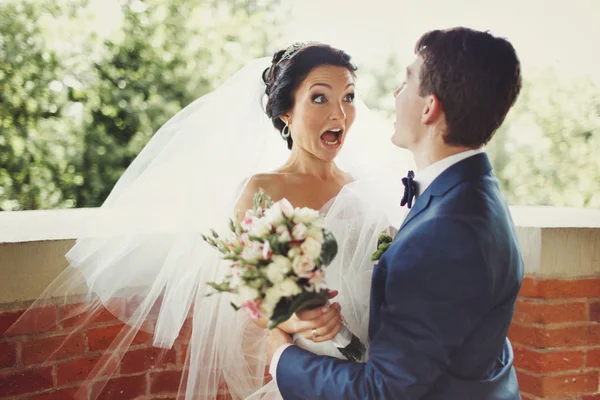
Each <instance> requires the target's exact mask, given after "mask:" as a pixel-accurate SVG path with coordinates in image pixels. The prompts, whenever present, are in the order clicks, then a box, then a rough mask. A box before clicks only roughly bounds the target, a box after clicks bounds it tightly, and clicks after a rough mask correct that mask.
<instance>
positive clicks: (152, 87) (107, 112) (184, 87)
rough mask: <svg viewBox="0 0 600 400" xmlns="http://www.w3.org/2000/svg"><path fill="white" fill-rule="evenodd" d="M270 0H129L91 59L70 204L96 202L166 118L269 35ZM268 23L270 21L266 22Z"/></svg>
mask: <svg viewBox="0 0 600 400" xmlns="http://www.w3.org/2000/svg"><path fill="white" fill-rule="evenodd" d="M275 12H276V9H275V3H273V2H260V3H259V2H256V1H212V2H211V1H198V0H196V1H191V0H171V1H168V2H167V1H164V0H149V1H147V2H145V3H143V4H141V3H140V2H139V1H133V2H131V3H129V4H128V5H126V6H124V7H123V24H122V28H121V31H120V35H119V36H118V37H116V38H114V39H113V40H111V41H107V42H106V50H107V53H108V56H107V57H106V58H105V59H103V60H102V61H101V62H98V63H96V64H95V65H94V69H95V71H96V73H97V75H98V77H97V80H96V85H95V86H94V87H91V88H89V89H88V90H87V95H86V96H87V103H88V106H89V109H90V119H89V120H88V124H87V127H86V129H85V139H84V143H85V146H84V148H85V150H84V154H83V157H82V162H81V165H80V170H81V171H82V172H81V173H82V175H83V176H84V181H83V184H82V186H81V189H80V190H79V191H78V193H77V205H78V206H80V207H81V206H86V207H89V206H98V205H100V204H101V203H102V202H103V200H104V199H105V198H106V196H107V195H108V193H109V192H110V190H111V188H112V187H113V186H114V183H115V182H116V180H117V179H118V177H119V176H120V175H121V174H122V172H123V171H124V170H125V168H126V167H127V166H128V165H129V164H130V162H131V161H132V160H133V158H134V157H135V156H136V155H137V154H138V153H139V151H140V150H141V149H142V147H143V146H144V145H145V144H146V143H147V141H148V140H149V139H150V138H151V136H152V134H153V133H154V132H155V131H156V130H157V129H158V128H159V127H160V126H161V125H162V124H163V123H164V122H166V121H167V119H168V118H169V117H171V116H173V115H174V114H175V113H176V112H177V111H179V110H180V109H181V108H182V107H184V106H185V105H187V104H189V103H190V102H191V101H192V100H194V99H195V98H197V97H199V96H201V95H202V94H205V93H207V92H209V91H211V90H213V89H214V88H215V87H216V86H218V84H219V83H221V82H222V81H223V80H224V79H225V78H227V77H228V76H230V75H231V74H233V73H234V72H235V71H236V70H237V69H239V68H240V67H241V66H242V65H243V64H244V63H246V62H247V61H248V60H249V59H252V58H255V57H259V56H264V55H266V54H267V52H268V47H269V43H270V42H271V40H272V39H273V38H274V37H275V34H276V26H275V24H273V23H271V24H265V22H266V21H268V20H269V19H272V15H273V14H274V13H275ZM272 22H273V21H272Z"/></svg>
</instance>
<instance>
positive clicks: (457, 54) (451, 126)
mask: <svg viewBox="0 0 600 400" xmlns="http://www.w3.org/2000/svg"><path fill="white" fill-rule="evenodd" d="M415 53H416V54H417V55H419V56H421V57H422V58H423V66H422V67H421V76H420V78H421V87H420V95H421V96H427V95H430V94H433V95H435V96H436V97H437V98H438V99H439V100H440V101H441V103H442V107H443V109H444V113H445V115H446V122H447V125H448V132H447V133H446V135H445V136H444V139H445V141H446V143H448V144H452V145H460V146H468V147H479V146H482V145H484V144H486V143H487V142H488V141H489V140H490V139H491V138H492V136H493V135H494V132H495V131H496V130H497V129H498V128H499V127H500V125H501V124H502V122H503V121H504V118H505V117H506V114H507V113H508V110H509V109H510V108H511V107H512V106H513V104H514V103H515V101H516V99H517V96H518V95H519V92H520V90H521V65H520V62H519V59H518V57H517V54H516V52H515V49H514V48H513V46H512V45H511V44H510V43H509V42H508V41H507V40H506V39H503V38H497V37H494V36H492V35H491V34H490V33H488V32H481V31H475V30H472V29H468V28H462V27H461V28H453V29H448V30H434V31H430V32H427V33H425V34H424V35H423V36H421V38H420V39H419V40H418V41H417V43H416V45H415Z"/></svg>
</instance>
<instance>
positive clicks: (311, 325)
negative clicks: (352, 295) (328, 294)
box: [297, 303, 342, 332]
mask: <svg viewBox="0 0 600 400" xmlns="http://www.w3.org/2000/svg"><path fill="white" fill-rule="evenodd" d="M341 309H342V307H341V306H340V305H339V304H338V303H335V304H334V305H332V306H331V308H330V309H329V310H328V311H327V312H326V313H325V314H321V315H320V316H318V317H317V318H315V319H311V320H308V321H306V320H299V321H297V327H298V330H299V331H301V332H304V331H310V330H312V329H317V328H321V327H323V326H326V325H327V324H328V323H329V322H330V321H332V320H335V319H339V318H340V311H341Z"/></svg>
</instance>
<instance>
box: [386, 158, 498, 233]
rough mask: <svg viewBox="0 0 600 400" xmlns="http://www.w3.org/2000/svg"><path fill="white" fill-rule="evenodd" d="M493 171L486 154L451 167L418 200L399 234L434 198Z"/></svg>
mask: <svg viewBox="0 0 600 400" xmlns="http://www.w3.org/2000/svg"><path fill="white" fill-rule="evenodd" d="M491 170H492V164H491V163H490V160H489V159H488V156H487V154H485V153H481V154H476V155H474V156H472V157H469V158H466V159H464V160H462V161H460V162H457V163H456V164H454V165H452V166H450V167H449V168H448V169H446V170H445V171H444V172H442V173H441V174H440V176H438V177H437V178H435V180H434V181H433V182H432V183H431V185H429V187H428V188H427V190H425V192H423V194H421V195H420V196H419V197H418V198H417V201H416V202H415V205H414V207H413V208H412V209H411V210H410V212H409V213H408V215H407V216H406V218H405V219H404V222H403V223H402V226H401V227H400V230H399V231H398V233H400V232H401V231H402V228H404V227H405V226H406V225H407V224H408V223H409V222H410V221H412V220H413V219H415V218H416V217H417V216H418V215H419V214H421V213H422V212H423V211H424V210H426V209H427V208H428V207H429V204H430V203H431V201H432V198H433V197H441V196H444V195H445V194H446V193H447V192H448V191H449V190H450V189H452V188H453V187H455V186H456V185H458V184H459V183H461V182H463V181H466V180H471V179H475V178H478V177H480V176H482V175H485V174H487V173H489V172H490V171H491ZM417 178H418V175H417ZM396 237H397V236H396Z"/></svg>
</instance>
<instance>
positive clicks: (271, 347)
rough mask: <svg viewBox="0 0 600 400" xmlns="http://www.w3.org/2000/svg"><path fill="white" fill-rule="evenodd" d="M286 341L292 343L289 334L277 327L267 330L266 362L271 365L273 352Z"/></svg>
mask: <svg viewBox="0 0 600 400" xmlns="http://www.w3.org/2000/svg"><path fill="white" fill-rule="evenodd" d="M287 343H289V344H294V341H293V340H292V337H291V336H290V335H288V334H287V333H285V332H284V331H282V330H281V329H278V328H275V329H273V330H271V331H269V333H268V335H267V363H268V364H269V365H271V360H272V359H273V354H275V352H276V351H277V349H278V348H280V347H281V346H283V345H284V344H287Z"/></svg>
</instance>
